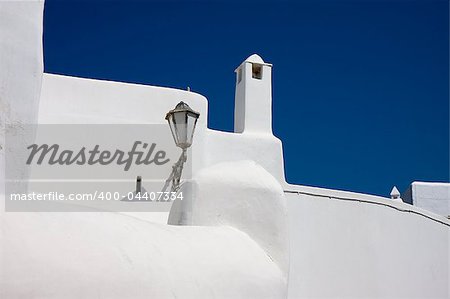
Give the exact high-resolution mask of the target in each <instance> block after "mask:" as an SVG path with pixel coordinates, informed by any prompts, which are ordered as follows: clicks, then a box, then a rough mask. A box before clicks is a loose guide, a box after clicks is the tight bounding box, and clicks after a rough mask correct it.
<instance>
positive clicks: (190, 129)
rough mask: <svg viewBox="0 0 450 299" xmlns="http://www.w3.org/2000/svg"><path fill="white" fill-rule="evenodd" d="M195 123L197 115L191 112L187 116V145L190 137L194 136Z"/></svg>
mask: <svg viewBox="0 0 450 299" xmlns="http://www.w3.org/2000/svg"><path fill="white" fill-rule="evenodd" d="M196 123H197V117H195V116H194V115H193V114H191V113H190V114H188V116H187V142H188V144H189V146H190V145H191V144H192V139H193V136H194V130H195V125H196Z"/></svg>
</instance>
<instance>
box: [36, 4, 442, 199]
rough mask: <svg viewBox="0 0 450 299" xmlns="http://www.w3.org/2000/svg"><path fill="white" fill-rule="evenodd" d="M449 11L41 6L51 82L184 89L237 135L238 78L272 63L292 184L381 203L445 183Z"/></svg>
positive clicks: (213, 122)
mask: <svg viewBox="0 0 450 299" xmlns="http://www.w3.org/2000/svg"><path fill="white" fill-rule="evenodd" d="M448 11H449V7H448V2H447V1H445V0H443V1H433V0H419V1H407V0H398V1H387V0H386V1H384V0H374V1H369V0H367V1H364V0H360V1H331V0H329V1H295V2H294V1H284V2H281V1H276V2H275V1H273V2H270V1H266V2H256V1H254V2H249V1H247V2H245V1H240V2H238V1H228V2H225V1H208V2H206V1H196V2H193V1H165V2H163V1H160V2H156V1H56V0H46V6H45V18H44V32H45V34H44V59H45V71H46V72H49V73H58V74H66V75H73V76H80V77H88V78H99V79H108V80H117V81H124V82H134V83H143V84H149V85H161V86H169V87H176V88H182V89H184V88H186V86H190V87H191V88H192V90H193V91H196V92H198V93H201V94H203V95H205V96H206V97H207V98H208V99H209V126H210V127H211V128H214V129H218V130H225V131H232V130H233V113H234V111H233V109H234V108H233V105H234V85H235V76H234V73H233V71H234V69H235V67H236V66H238V65H239V63H240V62H241V61H242V60H244V59H245V58H246V57H247V56H249V55H250V54H253V53H258V54H260V55H261V56H262V57H263V59H265V60H266V61H268V62H270V63H273V64H274V68H273V72H274V73H273V111H274V116H273V128H274V133H275V135H276V136H278V137H279V138H280V139H281V140H282V141H283V146H284V156H285V165H286V177H287V180H288V181H289V182H291V183H297V184H304V185H313V186H321V187H328V188H337V189H344V190H351V191H358V192H365V193H372V194H379V195H388V194H389V192H390V188H391V187H392V186H393V185H397V186H398V187H399V189H400V191H401V192H402V191H404V190H405V189H406V188H407V186H408V185H409V184H410V183H411V182H412V181H414V180H424V181H446V182H448V181H449V52H448V51H449V29H448V28H449V27H448V26H449V14H448Z"/></svg>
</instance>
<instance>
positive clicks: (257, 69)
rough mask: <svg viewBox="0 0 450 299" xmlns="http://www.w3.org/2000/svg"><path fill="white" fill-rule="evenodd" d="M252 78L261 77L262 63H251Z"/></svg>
mask: <svg viewBox="0 0 450 299" xmlns="http://www.w3.org/2000/svg"><path fill="white" fill-rule="evenodd" d="M252 78H255V79H259V80H261V79H262V65H261V64H256V63H252Z"/></svg>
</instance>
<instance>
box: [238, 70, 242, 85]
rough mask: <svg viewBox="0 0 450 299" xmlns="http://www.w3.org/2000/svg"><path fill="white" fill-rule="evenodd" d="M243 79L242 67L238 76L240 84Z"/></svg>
mask: <svg viewBox="0 0 450 299" xmlns="http://www.w3.org/2000/svg"><path fill="white" fill-rule="evenodd" d="M241 81H242V69H239V70H238V78H237V82H238V84H239V83H240V82H241Z"/></svg>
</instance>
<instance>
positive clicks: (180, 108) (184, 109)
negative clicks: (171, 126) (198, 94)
mask: <svg viewBox="0 0 450 299" xmlns="http://www.w3.org/2000/svg"><path fill="white" fill-rule="evenodd" d="M176 112H189V113H192V114H194V115H196V116H197V117H199V116H200V113H198V112H197V111H194V110H192V108H191V107H189V105H188V104H186V103H185V102H183V101H181V102H179V103H178V104H177V105H176V106H175V108H174V109H172V110H170V111H169V112H167V114H166V119H169V116H170V115H171V114H174V113H176Z"/></svg>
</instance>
